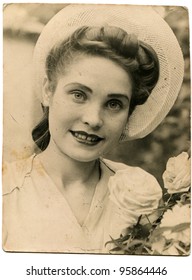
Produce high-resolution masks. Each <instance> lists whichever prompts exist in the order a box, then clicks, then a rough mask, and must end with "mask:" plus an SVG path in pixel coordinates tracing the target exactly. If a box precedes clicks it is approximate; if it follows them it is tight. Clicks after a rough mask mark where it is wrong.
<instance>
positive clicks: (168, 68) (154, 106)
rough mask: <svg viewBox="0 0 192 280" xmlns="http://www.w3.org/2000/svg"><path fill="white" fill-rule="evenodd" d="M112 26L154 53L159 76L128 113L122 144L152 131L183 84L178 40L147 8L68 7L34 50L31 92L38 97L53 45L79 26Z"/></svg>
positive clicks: (46, 27)
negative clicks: (131, 36) (149, 91)
mask: <svg viewBox="0 0 192 280" xmlns="http://www.w3.org/2000/svg"><path fill="white" fill-rule="evenodd" d="M85 25H86V26H104V25H111V26H117V27H120V28H122V29H124V30H125V31H126V32H127V33H134V34H135V35H136V36H137V37H138V39H139V40H141V41H143V42H146V43H147V44H149V45H150V46H151V47H152V48H153V49H154V50H155V52H156V54H157V56H158V59H159V64H160V75H159V80H158V83H157V85H156V87H155V88H154V89H153V91H152V93H151V94H150V96H149V98H148V99H147V101H146V102H145V103H144V104H143V105H138V106H136V108H135V110H134V111H133V113H132V114H131V116H130V118H129V120H128V123H127V126H126V128H125V131H124V133H123V137H122V139H121V141H127V140H131V139H137V138H142V137H144V136H146V135H147V134H149V133H150V132H151V131H153V130H154V129H155V128H156V127H157V126H158V125H159V124H160V123H161V121H162V120H163V119H164V118H165V116H166V115H167V114H168V112H169V111H170V109H171V108H172V106H173V105H174V103H175V100H176V98H177V96H178V93H179V90H180V88H181V85H182V81H183V75H184V61H183V55H182V52H181V48H180V46H179V44H178V41H177V39H176V37H175V35H174V33H173V31H172V30H171V28H170V27H169V26H168V24H167V23H166V22H165V21H164V19H163V18H162V17H161V16H160V15H159V14H158V13H157V12H156V11H155V10H154V9H153V8H152V7H149V6H132V5H106V4H105V5H94V4H91V5H87V4H79V5H78V4H77V5H68V6H67V7H65V8H64V9H62V10H61V11H60V12H59V13H57V14H56V15H55V16H54V17H53V18H52V19H51V20H50V21H49V22H48V24H47V25H46V26H45V27H44V29H43V31H42V33H41V35H40V37H39V39H38V41H37V44H36V47H35V50H34V90H35V93H36V94H37V95H39V96H40V99H41V92H42V85H43V79H44V77H45V60H46V57H47V54H48V52H49V51H50V49H51V48H52V46H53V45H54V44H55V43H57V42H59V41H62V40H64V39H65V38H67V37H68V36H69V35H70V34H72V33H73V32H74V31H75V30H76V29H77V28H79V27H81V26H85Z"/></svg>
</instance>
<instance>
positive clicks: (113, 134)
mask: <svg viewBox="0 0 192 280" xmlns="http://www.w3.org/2000/svg"><path fill="white" fill-rule="evenodd" d="M127 120H128V117H127V114H124V115H123V116H121V117H119V118H113V119H111V120H110V122H108V125H107V127H108V134H109V135H110V138H111V140H112V141H113V140H114V141H115V140H119V137H120V136H121V134H122V133H123V130H124V128H125V126H126V123H127Z"/></svg>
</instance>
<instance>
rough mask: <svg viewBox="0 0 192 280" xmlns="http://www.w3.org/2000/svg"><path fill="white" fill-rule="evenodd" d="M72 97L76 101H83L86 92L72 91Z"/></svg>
mask: <svg viewBox="0 0 192 280" xmlns="http://www.w3.org/2000/svg"><path fill="white" fill-rule="evenodd" d="M72 95H73V98H74V100H76V101H85V100H86V94H85V93H84V92H81V91H73V92H72Z"/></svg>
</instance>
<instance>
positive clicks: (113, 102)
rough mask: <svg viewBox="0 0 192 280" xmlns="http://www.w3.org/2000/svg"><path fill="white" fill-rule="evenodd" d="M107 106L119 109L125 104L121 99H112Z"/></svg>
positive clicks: (114, 109)
mask: <svg viewBox="0 0 192 280" xmlns="http://www.w3.org/2000/svg"><path fill="white" fill-rule="evenodd" d="M107 107H108V108H109V109H110V110H113V111H119V110H120V109H121V108H122V107H123V104H122V103H121V102H120V101H119V100H111V101H109V102H108V103H107Z"/></svg>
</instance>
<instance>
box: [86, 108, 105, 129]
mask: <svg viewBox="0 0 192 280" xmlns="http://www.w3.org/2000/svg"><path fill="white" fill-rule="evenodd" d="M82 122H83V123H84V124H86V125H89V126H90V127H91V128H93V129H98V128H100V127H101V126H102V125H103V120H102V113H101V109H100V108H98V106H89V107H87V108H85V110H84V111H83V114H82Z"/></svg>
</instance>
